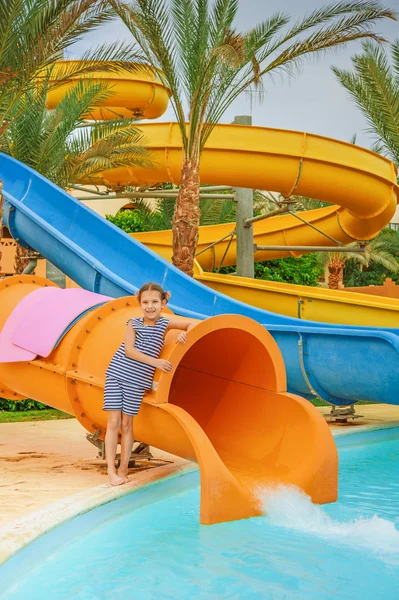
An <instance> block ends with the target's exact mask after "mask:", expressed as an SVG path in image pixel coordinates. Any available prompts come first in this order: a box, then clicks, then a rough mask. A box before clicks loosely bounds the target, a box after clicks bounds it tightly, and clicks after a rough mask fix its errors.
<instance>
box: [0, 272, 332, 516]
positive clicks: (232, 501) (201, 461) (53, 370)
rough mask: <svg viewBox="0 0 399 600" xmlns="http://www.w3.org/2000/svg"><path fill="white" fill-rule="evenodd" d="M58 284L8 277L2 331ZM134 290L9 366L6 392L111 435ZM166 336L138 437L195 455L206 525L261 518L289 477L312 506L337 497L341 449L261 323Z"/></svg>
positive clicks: (4, 371) (234, 318)
mask: <svg viewBox="0 0 399 600" xmlns="http://www.w3.org/2000/svg"><path fill="white" fill-rule="evenodd" d="M45 285H52V284H51V283H50V282H48V281H47V280H45V279H42V278H40V277H35V276H22V277H10V278H7V279H6V280H4V281H2V282H0V329H1V328H2V327H3V326H4V323H5V322H6V320H7V318H8V316H9V315H10V314H11V312H12V311H13V309H14V308H15V307H16V306H17V305H18V304H19V302H21V301H22V300H23V298H25V297H26V296H27V295H28V294H30V293H32V292H34V291H35V290H38V289H39V288H41V287H43V286H45ZM139 311H140V309H139V307H138V306H137V302H136V300H135V298H133V297H123V298H118V299H116V300H110V301H109V302H106V303H105V304H103V305H101V306H100V307H97V308H94V309H93V310H91V311H90V312H88V313H86V314H84V315H83V316H81V317H80V318H79V319H78V320H77V321H76V322H75V323H74V324H73V325H72V327H71V328H70V329H69V330H68V331H67V333H66V334H65V335H64V337H62V339H61V341H60V343H59V344H58V345H57V347H56V348H55V349H54V350H53V351H52V353H51V354H50V355H49V356H48V357H47V358H40V357H38V358H37V359H35V360H31V361H25V362H9V363H1V364H0V395H1V396H2V397H10V398H11V399H14V400H15V399H21V398H24V397H29V398H34V399H36V400H39V401H41V402H44V403H46V404H48V405H50V406H53V407H54V408H57V409H59V410H62V411H64V412H66V413H69V414H72V415H75V416H76V418H77V419H78V420H79V422H80V423H81V424H82V425H83V426H84V427H85V428H86V429H87V431H89V432H90V433H97V435H98V436H99V437H100V438H102V439H103V438H104V434H105V428H106V421H107V416H106V413H105V412H104V411H103V410H102V402H103V388H104V382H105V376H104V373H105V370H106V367H107V365H108V363H109V361H110V359H111V357H112V355H113V353H114V352H115V350H116V348H117V347H118V346H119V344H120V341H121V338H122V336H123V332H124V328H125V323H126V321H127V320H128V319H129V318H131V317H134V316H138V314H139ZM177 333H178V332H175V331H171V332H169V334H168V335H167V338H166V341H165V346H164V348H163V350H162V355H161V356H162V357H163V358H165V359H168V360H170V361H171V362H172V364H173V366H174V369H173V371H172V373H160V372H157V374H156V378H155V381H154V386H153V388H154V389H153V390H152V391H150V392H149V393H148V394H147V395H146V397H145V399H144V402H143V406H142V408H141V410H140V413H139V415H138V416H137V418H135V425H134V430H135V437H136V438H137V439H139V440H140V441H142V442H145V443H146V444H150V445H154V446H156V447H157V448H160V449H163V450H165V451H168V452H171V453H173V454H176V455H178V456H181V457H183V458H186V459H189V460H193V461H196V462H197V463H198V465H199V468H200V477H201V514H200V520H201V523H204V524H210V523H217V522H221V521H229V520H234V519H240V518H246V517H251V516H255V515H258V514H261V512H262V506H261V500H260V497H259V494H260V492H261V490H262V488H265V487H266V486H269V487H270V486H275V485H277V484H279V483H284V484H292V485H296V486H298V487H299V488H301V489H302V490H303V491H304V492H306V493H307V494H308V495H309V496H310V497H311V498H312V500H313V501H314V502H317V503H325V502H332V501H334V500H336V498H337V473H338V465H337V452H336V448H335V444H334V440H333V438H332V435H331V432H330V431H329V429H328V426H327V424H326V423H325V422H324V420H323V418H322V416H321V415H320V413H319V412H318V411H317V410H316V409H315V408H314V407H313V406H312V405H311V404H310V403H309V402H307V401H306V400H304V399H302V398H300V397H298V396H295V395H293V394H290V393H287V391H286V389H287V388H286V374H285V367H284V363H283V359H282V356H281V353H280V351H279V349H278V346H277V344H276V342H275V341H274V339H273V338H272V336H271V335H270V334H269V333H268V332H267V331H266V330H265V329H264V328H263V327H262V326H261V325H260V324H258V323H256V322H255V321H252V320H251V319H248V318H246V317H242V316H239V315H221V316H217V317H213V318H210V319H207V320H205V321H201V322H198V324H197V325H196V327H195V328H194V329H192V330H191V331H190V332H189V333H188V336H187V338H188V340H187V344H184V345H182V344H178V343H176V337H177Z"/></svg>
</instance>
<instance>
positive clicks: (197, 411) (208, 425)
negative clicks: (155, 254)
mask: <svg viewBox="0 0 399 600" xmlns="http://www.w3.org/2000/svg"><path fill="white" fill-rule="evenodd" d="M275 389H276V369H275V364H274V360H273V357H272V356H271V354H270V352H269V350H268V349H267V348H266V347H265V345H264V344H263V343H262V342H261V341H260V340H259V339H258V338H257V337H256V336H255V335H253V334H252V333H249V332H247V331H245V330H239V329H233V328H231V329H230V328H224V329H218V330H216V331H213V332H211V333H208V334H207V335H205V336H204V337H202V338H201V339H200V340H198V341H197V342H195V343H194V344H193V345H192V346H191V347H190V348H188V350H187V352H186V353H185V354H184V356H183V358H182V359H181V361H180V363H179V365H178V367H177V369H176V372H175V374H174V377H173V380H172V382H171V387H170V392H169V403H170V404H174V405H177V406H179V407H181V408H183V409H184V410H185V411H186V412H188V413H189V414H190V415H191V416H192V417H193V418H194V419H195V420H196V421H197V423H198V424H199V425H200V426H201V428H202V429H203V430H204V431H205V433H206V435H207V436H208V438H209V439H210V441H211V443H212V445H213V446H214V448H215V450H216V451H217V452H218V454H219V455H220V456H221V457H223V459H224V460H227V461H228V460H229V458H232V459H233V457H234V461H235V462H236V461H237V458H238V457H239V456H240V455H242V456H243V458H244V456H245V458H246V460H247V459H248V458H249V457H251V454H252V453H253V458H254V459H255V458H257V459H259V458H260V457H259V448H258V447H256V446H257V443H256V439H255V438H257V437H259V436H262V437H263V433H264V426H263V425H262V423H260V422H259V419H263V417H264V416H265V411H266V410H267V404H268V398H269V400H270V395H273V394H275V392H274V390H275ZM254 441H255V443H254ZM263 443H264V442H263V441H262V444H263Z"/></svg>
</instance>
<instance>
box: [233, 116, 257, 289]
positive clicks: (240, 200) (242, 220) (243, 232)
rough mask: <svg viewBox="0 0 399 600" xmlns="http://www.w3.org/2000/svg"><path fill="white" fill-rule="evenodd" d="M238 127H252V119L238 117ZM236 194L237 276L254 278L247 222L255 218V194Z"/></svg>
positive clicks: (245, 190) (246, 191) (241, 190)
mask: <svg viewBox="0 0 399 600" xmlns="http://www.w3.org/2000/svg"><path fill="white" fill-rule="evenodd" d="M234 124H236V125H252V117H250V116H237V117H235V119H234ZM234 191H235V194H236V203H237V205H236V235H237V275H239V276H240V277H252V278H253V277H254V276H255V269H254V231H253V227H252V224H251V225H249V226H248V225H247V220H248V219H252V217H253V216H254V193H253V190H251V189H248V188H234Z"/></svg>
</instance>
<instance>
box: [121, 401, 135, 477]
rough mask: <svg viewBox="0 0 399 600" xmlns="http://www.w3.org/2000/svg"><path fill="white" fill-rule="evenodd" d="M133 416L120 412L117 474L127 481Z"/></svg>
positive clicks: (131, 446)
mask: <svg viewBox="0 0 399 600" xmlns="http://www.w3.org/2000/svg"><path fill="white" fill-rule="evenodd" d="M133 439H134V438H133V416H132V415H126V414H125V413H124V412H123V413H122V441H121V462H120V465H119V469H118V475H119V477H121V478H122V479H123V480H124V482H127V481H129V477H128V476H127V471H128V468H129V459H130V456H131V454H132V448H133Z"/></svg>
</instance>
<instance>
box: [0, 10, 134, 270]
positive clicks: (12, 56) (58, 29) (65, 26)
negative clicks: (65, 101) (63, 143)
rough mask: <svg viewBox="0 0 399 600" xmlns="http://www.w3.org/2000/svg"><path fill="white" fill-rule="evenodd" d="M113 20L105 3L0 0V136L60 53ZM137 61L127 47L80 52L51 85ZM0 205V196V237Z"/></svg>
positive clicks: (124, 66)
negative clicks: (24, 99)
mask: <svg viewBox="0 0 399 600" xmlns="http://www.w3.org/2000/svg"><path fill="white" fill-rule="evenodd" d="M114 18H115V14H114V12H113V10H112V9H111V7H110V6H109V4H108V3H107V2H106V0H51V1H50V0H0V135H3V134H4V133H5V132H6V130H7V129H8V128H9V127H10V126H11V125H12V123H13V120H14V119H15V118H17V116H18V115H19V114H22V112H21V111H23V108H24V106H26V105H24V102H23V98H24V97H25V98H26V97H27V96H26V94H29V93H30V92H31V91H32V88H33V87H34V86H35V85H37V82H38V79H40V77H43V76H45V73H47V71H48V69H49V68H50V69H51V67H52V65H53V64H54V62H55V61H57V60H60V59H61V58H62V57H63V53H64V51H65V50H66V49H67V48H68V47H69V46H71V45H72V44H74V43H75V42H77V41H79V40H80V39H81V37H82V36H83V35H84V34H85V33H86V32H88V31H91V30H93V28H95V27H98V26H100V25H102V24H104V23H107V22H109V21H110V20H112V19H114ZM126 61H135V62H136V64H133V63H132V62H126ZM137 61H139V57H137V56H136V55H135V54H134V52H132V49H131V48H129V47H127V46H126V45H123V44H121V43H119V42H116V43H114V44H111V45H100V46H98V47H97V48H95V49H94V50H93V51H89V52H86V53H85V54H83V56H82V57H81V61H80V62H67V63H64V64H63V65H62V66H61V67H60V68H58V69H57V73H56V77H54V78H53V80H51V85H52V86H56V85H60V84H62V83H63V82H65V81H67V80H68V79H70V78H71V77H72V76H78V75H84V74H88V73H90V72H93V71H95V70H96V69H97V70H98V69H99V68H101V69H102V70H105V69H107V70H109V71H120V69H126V70H135V69H137ZM17 105H18V106H19V109H20V110H19V112H18V110H16V107H17ZM0 150H2V148H1V144H0ZM0 184H1V182H0ZM2 202H3V199H2V196H1V195H0V234H1V233H2V209H1V206H2ZM0 260H1V252H0Z"/></svg>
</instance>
